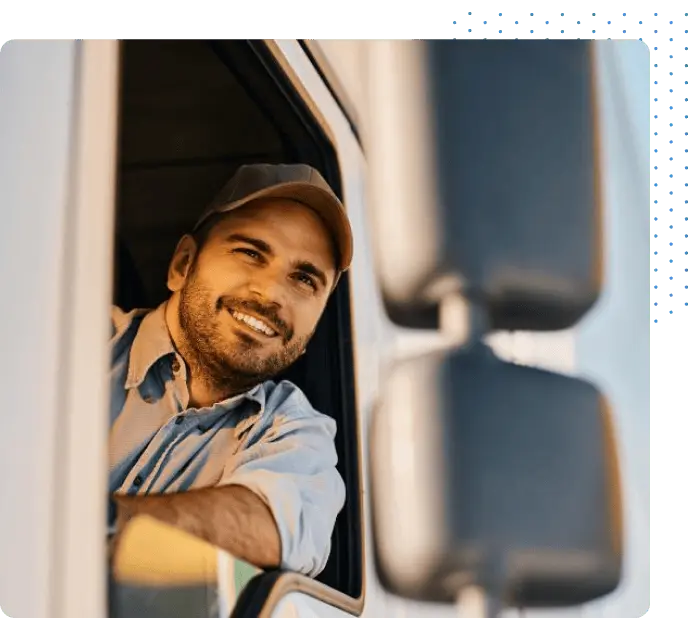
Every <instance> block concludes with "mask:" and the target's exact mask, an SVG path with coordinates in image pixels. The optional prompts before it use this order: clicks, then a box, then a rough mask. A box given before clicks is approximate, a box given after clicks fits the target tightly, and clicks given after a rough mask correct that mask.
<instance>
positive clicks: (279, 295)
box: [249, 273, 287, 309]
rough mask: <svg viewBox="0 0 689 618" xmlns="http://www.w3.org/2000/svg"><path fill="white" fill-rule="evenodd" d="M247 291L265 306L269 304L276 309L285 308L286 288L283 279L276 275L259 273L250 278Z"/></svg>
mask: <svg viewBox="0 0 689 618" xmlns="http://www.w3.org/2000/svg"><path fill="white" fill-rule="evenodd" d="M249 290H250V291H251V293H252V295H253V296H255V297H256V298H257V300H258V299H260V300H261V301H262V302H263V303H265V304H270V305H273V306H275V307H276V308H278V309H279V308H281V307H284V306H285V303H286V296H287V287H286V282H285V281H284V277H282V276H281V275H278V274H277V273H261V275H258V276H255V277H252V279H251V281H250V282H249Z"/></svg>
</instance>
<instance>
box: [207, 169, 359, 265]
mask: <svg viewBox="0 0 689 618" xmlns="http://www.w3.org/2000/svg"><path fill="white" fill-rule="evenodd" d="M266 197H276V198H282V199H289V200H294V201H295V202H300V203H302V204H304V205H305V206H308V207H309V208H311V209H312V210H314V211H315V212H316V213H317V214H318V215H319V216H320V217H321V219H322V220H323V222H324V223H325V225H326V226H327V228H328V230H329V231H330V234H331V235H332V238H333V240H334V242H335V246H336V248H337V253H338V256H337V257H338V265H337V268H338V271H339V272H342V271H345V270H347V269H348V268H349V266H350V264H351V262H352V253H353V242H352V229H351V226H350V224H349V219H348V218H347V214H346V212H345V209H344V206H343V205H342V202H340V200H339V199H338V198H337V196H336V195H335V193H334V192H333V190H332V189H331V188H330V186H329V185H328V183H327V182H326V181H325V180H324V178H323V177H322V176H321V175H320V174H319V173H318V171H317V170H315V169H314V168H312V167H310V166H309V165H304V164H294V165H271V164H268V163H259V164H252V165H243V166H242V167H240V168H239V169H238V170H237V172H236V173H235V174H234V176H232V178H230V180H229V181H228V183H227V184H226V185H225V186H224V187H223V188H222V189H221V190H220V192H219V193H218V194H217V195H216V196H215V198H213V200H212V201H211V203H210V204H209V205H208V206H207V208H206V210H205V211H204V212H203V214H202V215H201V218H200V219H199V220H198V221H197V222H196V225H195V226H194V231H196V230H197V229H198V228H199V227H200V226H201V225H203V223H204V221H206V220H207V219H208V218H209V217H210V216H212V215H215V214H222V213H226V212H230V211H231V210H234V209H235V208H239V207H240V206H244V205H246V204H248V203H249V202H253V201H255V200H257V199H260V198H266Z"/></svg>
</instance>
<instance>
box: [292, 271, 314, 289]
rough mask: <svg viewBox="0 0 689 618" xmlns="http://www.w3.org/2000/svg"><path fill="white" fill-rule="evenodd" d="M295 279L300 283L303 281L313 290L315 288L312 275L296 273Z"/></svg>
mask: <svg viewBox="0 0 689 618" xmlns="http://www.w3.org/2000/svg"><path fill="white" fill-rule="evenodd" d="M296 278H297V280H298V281H299V282H300V283H305V284H306V285H308V286H310V287H311V288H313V289H314V290H315V289H317V286H316V282H315V281H314V280H313V277H310V276H309V275H307V274H305V273H298V274H297V275H296Z"/></svg>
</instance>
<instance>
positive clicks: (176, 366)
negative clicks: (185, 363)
mask: <svg viewBox="0 0 689 618" xmlns="http://www.w3.org/2000/svg"><path fill="white" fill-rule="evenodd" d="M179 370H180V364H179V360H178V359H177V357H176V356H175V357H174V358H173V359H172V372H173V373H177V372H178V371H179Z"/></svg>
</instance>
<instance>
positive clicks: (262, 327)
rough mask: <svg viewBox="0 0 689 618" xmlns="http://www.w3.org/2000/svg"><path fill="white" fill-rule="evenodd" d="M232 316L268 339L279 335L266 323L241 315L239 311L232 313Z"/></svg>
mask: <svg viewBox="0 0 689 618" xmlns="http://www.w3.org/2000/svg"><path fill="white" fill-rule="evenodd" d="M230 315H231V316H232V317H233V318H234V319H235V320H237V322H241V323H242V324H246V325H247V326H248V327H249V328H250V329H251V330H254V331H256V332H257V333H261V334H262V335H266V337H275V335H277V333H276V332H275V331H274V330H273V329H272V328H271V327H270V326H268V325H267V324H266V323H265V322H263V321H262V320H259V319H257V318H254V317H253V316H250V315H246V314H245V313H240V312H239V311H230Z"/></svg>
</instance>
